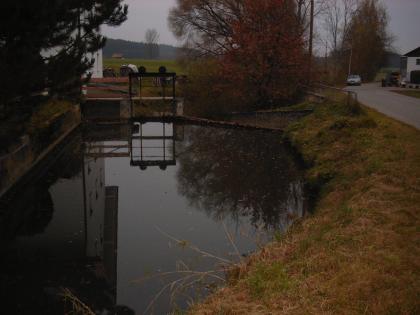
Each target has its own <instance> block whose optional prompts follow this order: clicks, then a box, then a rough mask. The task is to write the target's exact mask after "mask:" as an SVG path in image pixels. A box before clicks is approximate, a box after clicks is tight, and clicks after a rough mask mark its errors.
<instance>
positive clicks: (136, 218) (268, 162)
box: [0, 122, 305, 314]
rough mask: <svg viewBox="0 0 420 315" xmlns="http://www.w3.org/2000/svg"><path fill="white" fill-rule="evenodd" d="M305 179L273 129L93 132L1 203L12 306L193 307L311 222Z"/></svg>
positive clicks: (2, 265)
mask: <svg viewBox="0 0 420 315" xmlns="http://www.w3.org/2000/svg"><path fill="white" fill-rule="evenodd" d="M302 178H303V176H302V171H301V170H300V168H299V166H298V165H297V163H296V161H295V159H294V157H293V155H292V154H291V153H290V152H289V151H288V150H287V148H286V147H285V146H284V145H283V144H282V143H281V141H280V136H279V135H277V134H274V133H270V132H263V131H249V130H238V129H222V128H213V127H212V128H210V127H198V126H189V125H174V124H171V123H151V122H149V123H142V124H140V123H135V124H133V125H132V126H128V125H127V126H118V127H115V126H114V127H110V126H108V127H98V126H97V127H90V128H85V130H83V132H82V131H80V132H78V133H76V134H75V135H73V136H72V137H71V139H69V140H68V144H67V145H66V146H65V148H64V149H63V150H61V151H60V152H59V153H57V154H55V155H54V156H51V157H50V158H49V159H48V163H47V164H45V165H44V166H43V167H42V168H39V169H38V170H36V172H34V174H33V175H32V178H31V179H30V180H29V181H27V182H26V183H22V185H20V186H19V187H18V189H17V190H15V191H14V192H13V193H12V194H9V195H8V196H7V198H6V199H4V200H2V201H1V203H0V206H1V208H2V209H1V211H0V242H1V246H2V247H1V248H2V254H1V256H2V258H1V261H0V299H1V301H2V303H1V304H2V310H4V311H6V312H5V314H63V313H65V311H69V310H71V309H72V307H73V306H74V305H77V303H78V300H80V301H82V302H83V303H85V304H86V305H88V306H89V307H90V308H91V309H92V310H93V311H94V312H96V313H97V314H116V313H117V314H145V313H148V314H169V313H170V312H171V311H173V310H176V309H185V308H186V307H187V305H188V303H189V302H190V301H191V299H192V298H199V297H203V296H205V295H206V294H208V293H209V292H211V290H212V289H213V288H214V286H215V285H216V284H220V283H221V280H219V279H218V277H221V278H223V275H224V273H223V266H222V264H224V265H226V264H227V261H232V262H237V261H238V260H239V259H240V257H244V256H246V255H248V254H250V253H251V252H253V251H254V250H256V249H257V248H258V246H260V245H262V244H264V243H265V242H267V241H268V240H270V239H272V237H273V234H274V233H277V232H282V231H284V230H285V229H286V228H287V227H288V226H289V225H290V224H291V223H292V222H293V220H294V219H296V218H298V217H301V216H302V215H303V213H304V209H305V206H304V205H305V202H304V200H305V198H304V192H303V181H302ZM203 252H207V253H209V255H205V254H204V253H203ZM210 254H211V255H210ZM212 255H214V256H217V257H218V258H215V257H209V256H212ZM210 271H211V272H210ZM213 271H214V272H213ZM203 272H208V273H207V274H204V273H203ZM67 289H68V290H70V291H67ZM64 292H71V293H72V297H71V298H70V299H69V298H68V299H67V301H66V302H65V303H64V304H63V299H64V298H63V296H62V295H63V293H64ZM72 303H73V304H72Z"/></svg>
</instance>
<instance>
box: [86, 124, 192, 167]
mask: <svg viewBox="0 0 420 315" xmlns="http://www.w3.org/2000/svg"><path fill="white" fill-rule="evenodd" d="M115 128H121V127H117V126H116V127H115ZM125 128H127V126H125ZM128 129H129V130H128V132H126V133H123V132H121V133H118V132H117V133H116V135H115V136H114V137H109V136H106V137H104V139H101V138H100V134H98V133H97V134H96V137H95V138H94V142H87V143H86V151H85V156H86V157H88V158H94V159H97V158H117V157H129V158H130V165H131V166H138V167H139V168H140V169H141V170H145V169H147V167H149V166H159V168H160V169H162V170H165V169H166V168H167V167H168V166H175V165H176V154H175V150H176V146H175V142H176V141H182V139H183V133H184V129H183V126H179V125H175V124H173V123H166V122H133V123H132V125H130V126H128ZM92 140H93V139H92Z"/></svg>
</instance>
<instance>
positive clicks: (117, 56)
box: [112, 54, 124, 59]
mask: <svg viewBox="0 0 420 315" xmlns="http://www.w3.org/2000/svg"><path fill="white" fill-rule="evenodd" d="M112 58H113V59H124V55H123V54H112Z"/></svg>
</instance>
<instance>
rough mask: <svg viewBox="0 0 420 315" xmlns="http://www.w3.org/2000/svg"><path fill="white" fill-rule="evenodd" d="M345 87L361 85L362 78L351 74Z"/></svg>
mask: <svg viewBox="0 0 420 315" xmlns="http://www.w3.org/2000/svg"><path fill="white" fill-rule="evenodd" d="M347 85H362V78H361V77H360V75H357V74H351V75H349V76H348V78H347Z"/></svg>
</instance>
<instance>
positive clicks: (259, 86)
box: [223, 0, 305, 107]
mask: <svg viewBox="0 0 420 315" xmlns="http://www.w3.org/2000/svg"><path fill="white" fill-rule="evenodd" d="M243 5H244V8H243V11H242V19H241V20H239V21H237V22H235V23H233V25H232V37H231V46H232V47H234V49H231V50H229V51H228V52H227V54H226V57H225V58H224V60H223V63H224V65H225V69H226V75H227V76H228V77H230V78H232V79H233V80H234V81H235V84H236V85H237V86H238V87H241V89H242V90H243V91H247V92H248V93H247V95H246V97H251V99H252V98H253V99H255V102H257V104H258V107H267V106H270V105H271V104H273V103H276V104H281V103H282V102H284V101H288V100H290V99H291V98H292V97H293V96H294V94H295V93H296V90H297V88H298V87H299V85H300V83H301V80H302V79H303V76H304V74H305V66H304V43H303V38H302V30H301V27H300V25H299V23H298V22H297V20H296V16H295V14H294V13H293V12H295V9H296V6H295V3H294V1H290V0H265V1H252V0H244V2H243Z"/></svg>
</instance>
